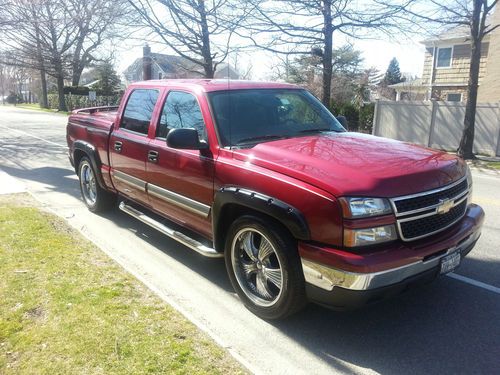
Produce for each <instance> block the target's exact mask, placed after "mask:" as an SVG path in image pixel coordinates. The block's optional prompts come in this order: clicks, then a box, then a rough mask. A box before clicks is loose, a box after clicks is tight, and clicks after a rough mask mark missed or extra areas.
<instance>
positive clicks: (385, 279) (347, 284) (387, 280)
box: [302, 231, 481, 291]
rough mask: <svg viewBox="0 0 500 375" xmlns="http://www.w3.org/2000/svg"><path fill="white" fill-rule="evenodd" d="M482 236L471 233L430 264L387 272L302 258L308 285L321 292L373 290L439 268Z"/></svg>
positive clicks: (428, 261)
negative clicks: (345, 268) (360, 270)
mask: <svg viewBox="0 0 500 375" xmlns="http://www.w3.org/2000/svg"><path fill="white" fill-rule="evenodd" d="M480 235H481V232H480V231H477V232H475V233H473V234H471V235H470V236H469V237H468V238H466V239H465V240H463V241H462V242H460V244H458V245H457V246H455V247H452V248H450V249H448V251H447V252H446V253H445V254H442V255H440V256H437V257H434V258H431V259H429V260H427V261H425V262H424V261H419V262H415V263H411V264H407V265H405V266H402V267H398V268H392V269H389V270H386V271H381V272H374V273H354V272H348V271H343V270H340V269H336V268H332V267H329V266H325V265H323V264H319V263H316V262H311V261H309V260H307V259H303V258H302V269H303V271H304V278H305V280H306V282H308V283H310V284H312V285H315V286H317V287H319V288H321V289H324V290H327V291H331V290H333V288H334V287H341V288H344V289H350V290H370V289H376V288H381V287H384V286H389V285H393V284H396V283H399V282H401V281H403V280H405V279H407V278H409V277H411V276H414V275H418V274H419V273H422V272H425V271H428V270H430V269H432V268H435V267H438V266H439V264H440V261H441V259H442V258H443V257H445V256H446V255H448V254H451V253H453V252H455V251H463V250H465V249H467V248H468V247H469V246H471V245H473V244H474V242H476V241H477V239H478V238H479V236H480Z"/></svg>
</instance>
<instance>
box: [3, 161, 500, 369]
mask: <svg viewBox="0 0 500 375" xmlns="http://www.w3.org/2000/svg"><path fill="white" fill-rule="evenodd" d="M2 169H3V170H5V172H7V173H8V174H10V175H12V176H14V177H18V178H21V179H28V180H32V181H37V182H41V183H43V184H45V185H47V186H48V188H50V189H53V190H57V191H59V192H62V193H65V194H68V195H70V196H73V197H75V198H78V199H80V191H79V187H78V182H77V181H76V180H74V179H72V178H69V177H71V176H73V175H74V173H73V171H71V170H70V169H65V168H56V167H43V168H37V169H31V170H25V169H21V168H15V167H11V166H10V167H9V166H2ZM102 216H103V217H104V218H107V219H109V220H111V221H113V222H114V223H116V224H118V225H119V226H121V227H123V228H126V229H128V230H130V231H133V232H134V233H135V234H136V235H137V236H138V237H140V238H141V239H142V240H144V241H147V242H148V243H149V244H151V245H152V246H154V247H156V248H158V249H160V250H161V251H162V252H164V253H165V254H166V255H168V256H170V257H172V258H174V259H176V260H177V261H179V262H181V263H182V264H184V265H186V266H187V267H189V268H191V269H193V270H194V271H196V272H197V273H198V274H200V275H201V276H203V277H205V278H206V279H209V280H210V281H211V282H213V283H214V284H216V285H217V286H218V287H220V288H222V289H224V290H225V291H227V292H228V293H233V290H232V287H231V285H230V283H229V280H228V278H227V276H226V271H225V266H224V261H223V260H221V259H208V258H204V257H202V256H200V255H198V254H196V253H194V252H192V251H191V250H189V249H187V248H185V247H183V246H182V245H180V244H178V243H177V242H175V241H173V240H170V239H169V238H167V237H165V236H163V235H162V234H160V233H159V232H157V231H155V230H154V229H152V228H150V227H148V226H146V225H145V224H143V223H141V222H139V221H137V220H135V219H133V218H131V217H129V216H127V215H125V214H124V213H122V212H121V211H119V210H118V209H117V208H115V209H114V210H113V211H110V212H108V213H106V214H103V215H102ZM493 263H495V262H493ZM464 265H467V268H470V269H474V270H477V272H480V271H481V270H482V269H484V268H485V267H487V268H492V267H493V268H495V269H497V270H498V269H499V267H500V264H498V263H495V264H492V262H482V261H479V260H477V259H474V258H467V259H465V261H464ZM458 273H460V271H458ZM255 319H258V318H257V317H256V318H255ZM271 324H272V325H273V326H275V327H276V328H278V329H279V330H280V331H282V332H283V333H284V334H286V335H287V336H289V337H290V338H291V339H293V340H294V341H295V342H296V343H297V344H299V345H301V346H303V347H304V348H306V349H307V350H309V351H310V352H311V353H313V354H315V355H316V356H317V357H319V358H321V359H322V360H324V361H326V362H328V363H330V364H331V365H332V367H334V368H339V366H342V364H343V363H346V362H347V363H351V364H354V365H357V366H360V367H364V368H367V369H372V370H374V371H376V372H379V373H383V374H403V373H404V374H424V373H425V374H438V373H439V374H443V373H445V374H449V373H457V374H476V373H482V374H494V373H500V359H499V358H500V296H499V295H498V294H495V293H492V292H489V291H486V290H483V289H480V288H477V287H474V286H470V285H467V284H464V283H461V282H458V281H456V280H453V279H451V278H448V277H442V278H441V279H440V280H438V281H436V282H435V283H433V284H431V285H428V286H426V287H424V288H421V289H417V290H414V291H412V292H410V293H408V294H405V295H403V296H400V297H399V298H396V299H391V300H388V301H385V302H382V303H379V304H377V305H373V306H370V307H366V308H364V309H361V310H356V311H349V312H334V311H330V310H327V309H325V308H322V307H320V306H316V305H309V306H308V307H307V308H306V309H305V310H304V311H303V312H302V313H300V314H298V315H296V316H294V317H292V318H290V319H288V320H285V321H281V322H272V323H271ZM346 369H347V368H346ZM346 371H347V370H346Z"/></svg>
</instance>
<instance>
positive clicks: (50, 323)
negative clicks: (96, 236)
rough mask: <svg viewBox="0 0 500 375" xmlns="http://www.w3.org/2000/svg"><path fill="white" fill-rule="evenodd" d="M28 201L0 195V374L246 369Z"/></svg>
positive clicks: (52, 217)
mask: <svg viewBox="0 0 500 375" xmlns="http://www.w3.org/2000/svg"><path fill="white" fill-rule="evenodd" d="M18 197H21V198H18ZM26 202H27V203H26ZM30 205H31V201H30V200H29V199H28V198H26V196H25V195H17V196H15V197H14V198H13V196H3V197H2V196H0V275H1V277H0V301H1V303H0V374H5V375H7V374H50V375H53V374H166V373H169V374H170V373H179V374H204V373H209V374H217V373H220V374H226V373H231V374H235V373H236V374H237V373H243V372H245V370H244V369H243V368H242V367H241V366H240V365H239V364H238V363H237V362H236V361H235V360H234V359H233V357H231V356H230V355H229V354H228V353H227V352H226V351H225V350H223V349H222V348H220V347H219V346H217V345H216V344H215V343H214V342H213V341H212V340H211V339H210V338H209V337H208V336H206V335H205V334H204V333H202V332H201V331H199V330H198V329H197V328H196V327H195V326H194V325H193V324H191V323H190V322H188V321H187V320H186V319H185V318H184V317H183V316H181V315H180V314H179V313H178V312H176V311H175V310H173V309H172V308H171V307H169V306H168V305H166V304H165V303H164V302H163V301H162V300H160V299H159V298H158V297H157V296H156V295H154V294H153V293H152V292H151V291H150V290H148V289H147V288H146V287H145V286H144V285H143V284H141V283H140V282H139V281H138V280H136V279H135V278H133V277H132V276H130V275H129V274H127V273H126V272H125V271H124V270H123V269H122V268H121V267H119V266H118V265H117V264H116V263H114V261H113V260H111V259H110V258H108V257H107V256H106V255H105V254H104V253H103V252H101V251H100V250H99V249H97V248H96V247H95V246H94V245H92V244H91V243H90V242H88V241H87V240H85V239H84V238H83V237H82V236H80V235H79V234H78V233H76V232H74V231H73V230H72V229H70V228H69V227H68V226H67V225H66V224H65V223H64V222H63V221H62V220H60V219H58V218H57V217H55V216H53V215H50V214H48V213H45V212H42V211H40V210H38V209H37V208H35V207H30Z"/></svg>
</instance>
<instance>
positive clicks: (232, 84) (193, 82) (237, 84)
mask: <svg viewBox="0 0 500 375" xmlns="http://www.w3.org/2000/svg"><path fill="white" fill-rule="evenodd" d="M130 87H147V88H152V87H176V88H180V87H185V88H190V89H198V90H200V91H204V92H210V91H223V90H243V89H298V88H299V87H298V86H296V85H292V84H289V83H280V82H265V81H243V80H227V79H161V80H151V81H141V82H134V83H132V84H130Z"/></svg>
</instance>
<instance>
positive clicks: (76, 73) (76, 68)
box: [71, 64, 83, 86]
mask: <svg viewBox="0 0 500 375" xmlns="http://www.w3.org/2000/svg"><path fill="white" fill-rule="evenodd" d="M82 72H83V67H81V66H80V64H77V65H73V75H72V78H71V85H72V86H78V85H79V84H80V78H81V76H82Z"/></svg>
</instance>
